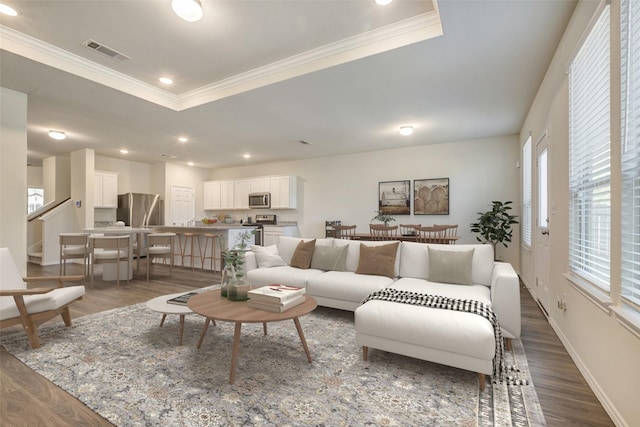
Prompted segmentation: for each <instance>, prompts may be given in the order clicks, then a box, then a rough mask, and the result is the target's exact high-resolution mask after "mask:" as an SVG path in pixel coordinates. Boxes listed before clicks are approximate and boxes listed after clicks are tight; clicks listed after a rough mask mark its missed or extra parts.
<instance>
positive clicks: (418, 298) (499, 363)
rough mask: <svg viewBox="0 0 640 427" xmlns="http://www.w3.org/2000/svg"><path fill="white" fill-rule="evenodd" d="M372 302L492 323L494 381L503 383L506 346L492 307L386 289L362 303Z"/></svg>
mask: <svg viewBox="0 0 640 427" xmlns="http://www.w3.org/2000/svg"><path fill="white" fill-rule="evenodd" d="M371 300H380V301H390V302H398V303H402V304H411V305H421V306H424V307H429V308H439V309H443V310H454V311H464V312H466V313H473V314H477V315H478V316H482V317H484V318H485V319H487V320H488V321H489V323H491V326H492V327H493V333H494V337H495V341H496V354H495V356H494V357H493V381H494V382H496V380H500V381H503V373H504V371H505V367H504V344H503V341H502V332H501V331H500V322H499V321H498V317H497V316H496V315H495V313H494V312H493V310H492V309H491V307H489V306H487V305H486V304H484V303H482V302H480V301H476V300H470V299H456V298H448V297H443V296H440V295H427V294H420V293H417V292H409V291H402V290H400V289H394V288H386V289H383V290H381V291H378V292H374V293H372V294H370V295H369V296H368V297H366V298H365V299H364V301H362V303H363V304H364V303H366V302H367V301H371Z"/></svg>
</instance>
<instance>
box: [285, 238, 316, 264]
mask: <svg viewBox="0 0 640 427" xmlns="http://www.w3.org/2000/svg"><path fill="white" fill-rule="evenodd" d="M315 247H316V239H313V240H309V241H308V242H305V241H300V243H298V246H296V250H295V251H294V252H293V256H292V257H291V263H290V264H289V265H290V266H291V267H297V268H302V269H307V268H309V266H311V258H312V257H313V249H314V248H315Z"/></svg>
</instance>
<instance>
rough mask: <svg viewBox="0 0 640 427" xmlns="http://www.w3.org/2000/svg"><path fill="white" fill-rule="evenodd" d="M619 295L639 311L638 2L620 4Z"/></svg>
mask: <svg viewBox="0 0 640 427" xmlns="http://www.w3.org/2000/svg"><path fill="white" fill-rule="evenodd" d="M620 9H621V25H620V26H621V40H620V47H621V56H622V57H621V60H622V61H621V65H622V66H621V74H622V79H621V83H622V132H621V134H622V139H621V141H622V147H621V150H622V151H621V152H622V168H621V171H622V206H621V209H622V251H621V255H622V269H621V278H622V292H621V296H622V298H623V300H624V301H625V302H627V303H631V305H632V306H635V308H640V2H638V1H635V0H622V1H621V3H620Z"/></svg>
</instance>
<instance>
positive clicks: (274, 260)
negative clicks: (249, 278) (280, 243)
mask: <svg viewBox="0 0 640 427" xmlns="http://www.w3.org/2000/svg"><path fill="white" fill-rule="evenodd" d="M251 250H252V251H253V252H254V253H255V254H256V261H258V267H260V268H268V267H278V266H280V265H287V263H285V262H284V260H283V259H282V257H281V256H280V255H279V254H278V247H277V246H276V245H272V246H265V247H262V246H256V245H253V246H251Z"/></svg>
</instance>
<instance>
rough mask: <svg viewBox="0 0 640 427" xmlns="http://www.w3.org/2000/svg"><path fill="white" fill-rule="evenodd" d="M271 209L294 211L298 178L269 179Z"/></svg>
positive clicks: (274, 177)
mask: <svg viewBox="0 0 640 427" xmlns="http://www.w3.org/2000/svg"><path fill="white" fill-rule="evenodd" d="M270 190H271V209H296V208H297V199H298V194H297V192H298V178H297V177H295V176H272V177H271V186H270Z"/></svg>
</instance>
